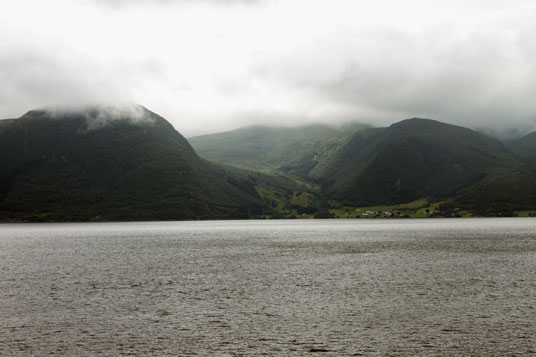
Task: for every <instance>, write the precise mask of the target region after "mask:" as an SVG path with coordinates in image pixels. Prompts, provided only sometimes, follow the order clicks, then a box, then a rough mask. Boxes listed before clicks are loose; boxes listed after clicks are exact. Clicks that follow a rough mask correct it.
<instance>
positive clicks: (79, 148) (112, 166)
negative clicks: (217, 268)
mask: <svg viewBox="0 0 536 357" xmlns="http://www.w3.org/2000/svg"><path fill="white" fill-rule="evenodd" d="M0 123H1V124H0V218H2V219H30V220H91V219H98V220H108V219H113V220H117V219H135V220H144V219H148V220H152V219H198V218H203V219H207V218H225V217H242V218H244V217H251V216H254V215H257V214H262V212H263V203H262V198H261V196H260V195H259V193H258V188H263V187H264V188H265V189H266V188H278V189H282V190H293V188H294V186H293V184H292V183H291V182H289V181H286V180H284V179H282V178H277V177H271V176H270V177H269V176H267V175H263V174H258V173H254V172H251V171H246V170H241V169H235V168H231V167H224V166H221V165H217V164H213V163H211V162H209V161H207V160H204V159H202V158H200V157H199V156H198V155H197V154H196V153H195V151H194V150H193V149H192V147H191V146H190V144H189V143H188V142H187V141H186V139H184V137H183V136H182V135H181V134H179V133H178V132H177V131H176V130H175V129H174V128H173V126H172V125H171V124H169V123H168V122H167V121H166V120H165V119H163V118H162V117H160V116H158V115H156V114H155V113H153V112H150V111H149V110H147V109H145V108H143V107H141V106H140V107H135V108H134V109H132V108H131V109H129V110H126V111H125V110H118V109H116V108H99V107H95V108H87V109H85V110H83V111H82V110H80V111H68V110H67V111H59V112H55V111H51V110H33V111H30V112H28V113H27V114H25V115H23V116H22V117H21V118H19V119H16V120H5V121H0Z"/></svg>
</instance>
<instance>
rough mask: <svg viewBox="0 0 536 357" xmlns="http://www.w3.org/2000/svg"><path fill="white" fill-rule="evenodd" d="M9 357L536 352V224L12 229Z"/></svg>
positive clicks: (5, 340) (7, 241)
mask: <svg viewBox="0 0 536 357" xmlns="http://www.w3.org/2000/svg"><path fill="white" fill-rule="evenodd" d="M0 347H1V352H0V354H1V355H51V354H61V355H94V354H99V355H121V354H136V355H196V354H199V355H218V356H225V355H283V356H287V355H308V354H315V355H323V354H324V355H325V354H327V355H329V354H331V355H337V356H339V355H343V356H344V355H378V356H380V355H381V356H384V355H393V356H396V355H404V356H407V355H421V356H423V355H424V356H426V355H430V356H436V355H450V356H460V355H474V356H482V355H520V356H526V355H536V219H531V218H527V219H458V220H455V219H443V220H431V219H427V220H397V221H392V220H370V221H368V220H332V221H318V220H317V221H235V222H179V223H175V222H174V223H167V222H166V223H162V222H157V223H104V224H102V223H94V224H34V225H30V224H28V225H26V224H22V225H10V224H7V225H0Z"/></svg>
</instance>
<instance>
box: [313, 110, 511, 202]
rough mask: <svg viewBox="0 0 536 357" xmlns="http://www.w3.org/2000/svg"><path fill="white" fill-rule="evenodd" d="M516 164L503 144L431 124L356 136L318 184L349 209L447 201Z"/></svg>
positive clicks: (413, 123)
mask: <svg viewBox="0 0 536 357" xmlns="http://www.w3.org/2000/svg"><path fill="white" fill-rule="evenodd" d="M512 161H515V159H514V158H513V157H512V155H511V154H510V153H509V152H508V150H507V149H506V147H505V146H504V144H502V143H501V142H500V141H499V140H497V139H493V138H491V137H488V136H486V135H483V134H480V133H477V132H475V131H472V130H470V129H466V128H462V127H459V126H454V125H449V124H444V123H441V122H437V121H434V120H429V119H418V118H413V119H408V120H404V121H401V122H399V123H396V124H393V125H391V126H390V127H388V128H378V129H373V130H368V131H364V132H358V133H356V134H355V135H354V136H353V137H352V139H351V140H350V141H349V142H348V143H347V144H346V145H345V146H344V147H343V148H342V149H341V150H340V151H339V152H338V153H337V155H336V157H335V159H334V160H333V162H332V164H331V165H330V167H328V168H327V169H326V170H325V173H324V174H323V176H321V177H319V179H320V180H321V181H322V182H323V192H324V195H326V196H328V197H330V199H335V200H341V201H344V202H346V203H348V204H350V203H351V204H358V205H364V204H393V203H402V202H409V201H412V200H415V199H418V198H422V197H431V198H432V199H443V198H448V197H454V196H456V194H457V192H458V191H460V190H461V189H463V188H466V187H469V186H471V185H473V184H475V183H477V182H479V181H480V180H482V179H484V178H485V177H486V176H487V175H488V174H489V172H490V170H491V169H492V168H495V167H503V166H504V167H508V165H510V163H511V162H512Z"/></svg>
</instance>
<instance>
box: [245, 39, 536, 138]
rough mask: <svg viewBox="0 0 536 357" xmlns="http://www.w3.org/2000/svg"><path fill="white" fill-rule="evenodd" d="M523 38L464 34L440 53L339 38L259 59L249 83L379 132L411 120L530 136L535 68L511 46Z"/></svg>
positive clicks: (407, 44) (519, 47)
mask: <svg viewBox="0 0 536 357" xmlns="http://www.w3.org/2000/svg"><path fill="white" fill-rule="evenodd" d="M364 36H366V37H368V40H367V41H365V44H364V43H363V37H364ZM527 37H529V35H528V34H523V33H522V34H520V35H519V36H518V37H516V39H514V40H511V39H509V38H502V37H501V36H499V35H498V34H478V33H471V34H466V35H465V36H463V37H462V39H460V40H455V41H451V42H452V43H450V44H449V45H444V46H440V45H439V44H438V43H441V41H440V39H436V38H435V37H434V34H431V35H430V34H421V35H420V36H415V35H409V34H408V35H404V34H403V33H392V34H389V33H385V32H381V31H379V32H375V31H370V32H368V33H365V34H363V33H353V34H352V33H340V34H338V35H333V36H331V37H330V40H329V41H325V42H323V41H316V42H315V43H312V44H310V45H309V46H306V47H303V48H297V49H296V50H295V51H294V52H291V53H287V54H286V56H283V57H278V58H276V59H270V58H264V59H261V60H260V61H259V62H258V63H256V65H255V66H253V68H252V69H251V72H250V75H251V76H253V77H258V78H260V79H259V80H261V81H268V82H273V83H284V85H285V86H286V87H288V88H291V89H293V90H294V91H299V92H302V93H309V94H310V95H311V97H312V98H314V100H313V101H312V105H314V104H315V102H316V103H322V102H329V103H339V104H340V105H341V106H343V107H350V108H354V110H355V113H356V115H357V116H360V119H362V120H367V119H368V120H369V121H372V122H373V123H374V124H379V125H381V124H387V123H389V122H394V121H397V120H401V119H403V118H407V117H414V116H419V117H430V118H435V119H438V120H442V121H446V122H450V123H455V124H460V125H465V126H470V127H473V128H483V127H487V128H488V129H489V130H495V131H501V130H502V131H507V130H511V129H512V127H514V126H515V127H518V128H520V127H522V128H524V130H535V129H536V102H535V101H534V100H533V98H534V97H535V94H536V90H535V88H536V85H535V83H536V64H535V63H534V61H533V60H532V59H533V56H531V55H530V53H531V52H527V51H530V49H527V46H524V45H523V44H520V42H519V41H526V38H527ZM517 38H518V39H519V41H518V40H517ZM531 38H533V37H531ZM367 42H368V43H371V42H372V43H376V44H375V45H373V46H368V45H367V44H366V43H367ZM430 44H432V45H430ZM434 44H435V45H434ZM505 49H508V50H507V51H505ZM363 116H365V117H363ZM366 116H368V118H366ZM326 120H330V119H329V118H326Z"/></svg>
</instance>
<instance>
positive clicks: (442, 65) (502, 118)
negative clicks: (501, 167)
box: [0, 0, 536, 136]
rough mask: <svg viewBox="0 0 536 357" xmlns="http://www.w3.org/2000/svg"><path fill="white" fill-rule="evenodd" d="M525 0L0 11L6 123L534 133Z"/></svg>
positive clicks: (535, 24)
mask: <svg viewBox="0 0 536 357" xmlns="http://www.w3.org/2000/svg"><path fill="white" fill-rule="evenodd" d="M535 18H536V2H535V1H533V0H465V1H459V0H449V1H443V0H436V1H434V0H405V1H399V0H398V1H397V0H376V1H370V0H369V1H362V0H76V1H75V0H47V1H42V0H3V1H1V2H0V118H14V117H19V116H21V115H22V114H24V113H25V112H26V111H28V110H30V109H34V108H41V107H47V106H78V105H88V104H106V105H108V104H109V105H113V104H114V103H125V102H127V103H138V104H141V105H143V106H145V107H147V108H149V109H150V110H152V111H154V112H156V113H158V114H160V115H162V116H164V117H165V118H166V119H168V120H169V121H170V122H171V123H172V124H173V125H174V127H175V128H176V129H177V130H178V131H180V132H181V133H182V134H183V135H185V136H193V135H198V134H204V133H212V132H219V131H224V130H230V129H234V128H237V127H240V126H245V125H254V124H270V125H301V124H308V123H333V124H337V123H343V122H348V121H360V122H363V123H369V124H371V125H373V126H384V125H389V124H392V123H394V122H397V121H400V120H402V119H406V118H411V117H422V118H432V119H436V120H440V121H444V122H448V123H453V124H458V125H463V126H467V127H471V128H474V129H482V130H488V131H490V132H497V133H505V132H506V133H518V132H520V133H522V132H528V131H532V130H536V21H534V19H535Z"/></svg>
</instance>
